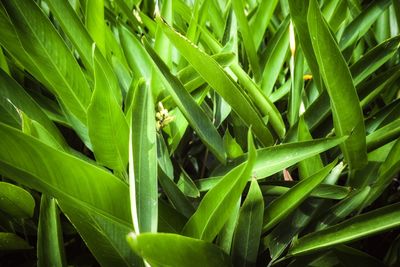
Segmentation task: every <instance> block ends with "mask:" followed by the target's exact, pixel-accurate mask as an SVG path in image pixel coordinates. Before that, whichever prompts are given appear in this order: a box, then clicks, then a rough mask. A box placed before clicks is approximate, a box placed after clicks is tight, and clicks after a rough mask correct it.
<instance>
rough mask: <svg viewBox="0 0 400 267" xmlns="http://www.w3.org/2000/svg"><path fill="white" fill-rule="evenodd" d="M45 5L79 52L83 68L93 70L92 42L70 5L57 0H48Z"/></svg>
mask: <svg viewBox="0 0 400 267" xmlns="http://www.w3.org/2000/svg"><path fill="white" fill-rule="evenodd" d="M46 3H47V4H48V5H49V7H50V10H51V12H52V14H53V15H54V16H55V17H56V18H57V22H58V23H59V24H60V26H61V28H62V29H63V31H64V32H65V34H66V35H67V36H68V38H69V40H70V41H71V42H72V43H73V44H74V48H75V49H76V50H77V51H78V52H79V57H80V58H81V59H82V61H83V62H84V64H85V67H86V68H88V69H89V70H93V59H92V44H93V40H92V38H91V36H90V34H89V32H88V31H87V30H86V29H85V27H84V25H83V24H82V22H81V20H80V19H79V17H78V16H77V14H76V13H75V11H74V9H73V8H72V6H71V4H70V3H68V2H67V1H58V0H48V1H46Z"/></svg>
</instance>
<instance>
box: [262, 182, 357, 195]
mask: <svg viewBox="0 0 400 267" xmlns="http://www.w3.org/2000/svg"><path fill="white" fill-rule="evenodd" d="M306 178H308V177H306ZM296 184H297V182H286V183H285V184H282V185H262V186H261V190H262V192H263V194H264V195H272V196H280V195H283V194H286V193H287V192H288V191H289V190H290V188H292V187H293V186H295V185H296ZM350 192H351V188H350V187H344V186H339V185H331V184H320V185H318V186H317V187H316V188H315V189H314V190H313V191H312V192H311V194H310V196H311V197H315V198H325V199H343V198H345V197H347V196H348V195H349V193H350Z"/></svg>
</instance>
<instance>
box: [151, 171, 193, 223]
mask: <svg viewBox="0 0 400 267" xmlns="http://www.w3.org/2000/svg"><path fill="white" fill-rule="evenodd" d="M158 180H159V182H160V185H161V187H162V189H163V190H164V193H165V195H166V196H167V197H168V199H169V200H170V201H171V203H172V204H173V205H174V207H175V209H176V211H177V212H179V213H181V214H182V215H183V216H185V217H186V218H190V216H192V215H193V213H194V212H195V209H194V207H193V205H192V203H191V202H190V201H189V199H188V198H187V197H186V195H185V194H184V193H183V192H182V191H181V190H180V189H179V187H178V186H177V185H176V184H175V182H174V181H173V180H172V178H170V177H168V176H167V175H166V174H165V173H164V172H163V171H162V170H160V171H159V173H158Z"/></svg>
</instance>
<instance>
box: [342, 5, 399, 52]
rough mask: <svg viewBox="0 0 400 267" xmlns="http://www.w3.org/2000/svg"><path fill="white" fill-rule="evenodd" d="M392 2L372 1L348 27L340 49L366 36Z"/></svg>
mask: <svg viewBox="0 0 400 267" xmlns="http://www.w3.org/2000/svg"><path fill="white" fill-rule="evenodd" d="M390 4H391V1H390V0H381V1H374V2H371V4H370V5H369V6H368V7H367V8H366V9H365V10H363V12H361V13H360V15H359V16H357V17H356V18H355V19H354V20H353V21H352V22H351V23H350V24H349V25H348V26H347V27H346V29H345V31H344V32H343V35H342V38H341V39H340V42H339V46H340V49H341V50H344V49H345V48H347V47H349V46H351V45H352V44H354V43H355V42H356V41H358V39H360V38H361V37H362V36H364V35H365V34H366V33H367V31H368V30H369V29H370V27H371V26H372V24H373V23H374V22H375V21H376V20H377V19H378V18H379V16H380V15H381V14H382V12H383V11H384V10H386V9H387V7H388V6H389V5H390Z"/></svg>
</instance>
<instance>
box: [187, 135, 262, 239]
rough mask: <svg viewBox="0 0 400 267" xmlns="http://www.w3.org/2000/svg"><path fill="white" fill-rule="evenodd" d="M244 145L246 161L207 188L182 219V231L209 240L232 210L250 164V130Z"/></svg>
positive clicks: (253, 152)
mask: <svg viewBox="0 0 400 267" xmlns="http://www.w3.org/2000/svg"><path fill="white" fill-rule="evenodd" d="M248 146H249V158H248V161H247V162H246V163H243V164H241V165H239V166H238V167H236V168H234V169H233V170H232V171H230V172H229V173H228V174H227V175H225V176H224V177H223V178H222V179H221V180H220V182H219V183H218V184H217V185H216V186H214V187H213V188H212V189H211V190H210V191H208V193H207V194H206V195H205V196H204V198H203V199H202V201H201V202H200V205H199V207H198V208H197V210H196V212H195V213H194V214H193V216H192V217H190V219H189V221H188V222H187V223H186V225H185V227H184V229H183V234H184V235H187V236H191V237H195V238H199V239H203V240H206V241H212V240H213V239H214V238H215V237H216V236H217V234H218V233H219V231H220V230H221V229H222V227H223V226H224V224H225V223H226V221H227V220H228V218H229V216H230V215H231V213H232V211H233V210H234V208H235V205H236V203H237V201H238V200H239V198H240V196H241V194H242V191H243V189H244V187H245V186H246V183H247V181H248V180H249V178H250V175H251V172H252V169H253V166H254V161H255V159H256V150H255V147H254V144H253V138H252V135H251V131H249V132H248Z"/></svg>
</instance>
